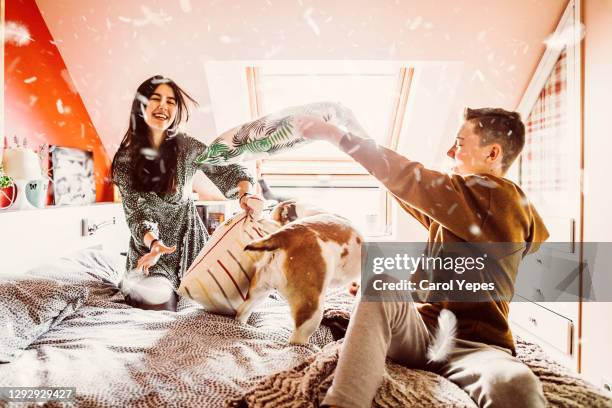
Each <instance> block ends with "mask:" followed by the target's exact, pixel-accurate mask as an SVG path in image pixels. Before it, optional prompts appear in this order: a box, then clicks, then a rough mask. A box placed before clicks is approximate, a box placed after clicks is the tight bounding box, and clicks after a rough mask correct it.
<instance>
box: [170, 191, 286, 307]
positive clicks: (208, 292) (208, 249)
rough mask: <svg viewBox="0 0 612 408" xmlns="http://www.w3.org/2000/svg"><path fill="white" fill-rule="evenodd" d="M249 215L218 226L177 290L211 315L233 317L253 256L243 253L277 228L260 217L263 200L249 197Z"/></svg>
mask: <svg viewBox="0 0 612 408" xmlns="http://www.w3.org/2000/svg"><path fill="white" fill-rule="evenodd" d="M247 203H248V205H249V207H250V208H252V209H253V212H252V214H251V215H247V214H246V213H245V212H240V213H238V214H236V215H234V216H233V217H232V218H230V219H228V220H227V221H225V222H224V223H223V224H221V225H220V226H219V227H218V228H217V229H216V230H215V232H214V233H213V234H212V236H211V237H210V240H209V241H208V242H207V243H206V245H205V246H204V248H203V249H202V250H201V251H200V253H199V254H198V256H197V257H196V259H195V260H194V261H193V263H192V264H191V266H190V267H189V269H188V270H187V272H186V274H185V276H184V277H183V279H182V281H181V285H180V287H179V288H178V293H179V295H181V296H188V297H190V298H191V299H193V300H195V301H197V302H198V303H200V304H201V305H202V306H204V308H205V309H206V310H207V311H209V312H213V313H219V314H224V315H232V316H233V315H235V314H236V310H237V309H238V307H239V306H240V305H241V304H242V303H243V302H244V301H245V300H246V295H247V292H248V289H249V284H250V281H251V278H252V277H253V274H254V272H255V269H254V261H255V259H254V258H253V257H252V256H253V255H252V254H250V253H248V252H246V251H244V247H245V246H246V245H247V244H248V243H249V242H251V241H253V240H255V239H259V238H261V237H264V236H266V235H268V234H270V233H272V232H274V231H276V230H277V229H278V228H279V227H280V226H279V225H278V224H277V223H276V222H274V221H272V220H269V219H265V218H262V208H263V201H262V200H261V199H259V198H257V197H249V198H248V199H247Z"/></svg>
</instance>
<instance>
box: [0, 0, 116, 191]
mask: <svg viewBox="0 0 612 408" xmlns="http://www.w3.org/2000/svg"><path fill="white" fill-rule="evenodd" d="M5 12H6V16H5V19H6V21H7V23H8V22H16V23H18V24H20V25H21V27H25V28H26V29H27V30H28V31H29V36H30V38H31V39H30V40H29V41H27V40H26V43H25V44H22V45H17V44H16V42H13V41H7V42H6V43H5V59H4V70H5V80H4V86H5V88H4V89H5V91H4V92H5V95H4V96H5V99H4V100H5V124H4V132H5V133H4V134H5V135H7V136H9V137H10V138H11V139H12V137H13V135H17V136H18V137H19V138H20V139H21V138H23V137H24V136H25V137H27V139H28V144H29V146H30V147H35V148H38V146H39V145H40V144H43V143H50V144H54V145H61V146H66V147H77V148H81V149H85V150H90V151H92V152H93V154H94V165H95V172H96V201H112V198H113V196H112V188H111V185H110V183H109V182H108V177H107V176H108V173H109V168H110V159H109V156H108V154H107V152H106V149H105V147H104V145H103V144H102V143H101V141H100V138H99V136H98V133H97V131H96V129H95V127H94V125H93V123H92V122H91V119H90V117H89V114H88V112H87V110H86V108H85V106H84V104H83V101H82V99H81V97H80V95H79V94H78V92H77V90H76V88H75V87H74V85H73V82H72V79H71V77H70V73H69V71H68V70H67V68H66V64H65V63H64V60H63V58H62V55H61V54H60V52H59V50H58V48H57V46H56V44H55V43H54V38H53V36H52V35H51V33H50V32H49V30H48V28H47V25H46V24H45V21H44V19H43V17H42V15H41V14H40V11H39V9H38V6H37V5H36V3H35V2H34V0H10V1H8V2H6V9H5Z"/></svg>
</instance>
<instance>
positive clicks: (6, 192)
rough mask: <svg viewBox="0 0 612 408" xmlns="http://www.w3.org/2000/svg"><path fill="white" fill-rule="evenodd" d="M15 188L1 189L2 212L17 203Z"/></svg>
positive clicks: (0, 205)
mask: <svg viewBox="0 0 612 408" xmlns="http://www.w3.org/2000/svg"><path fill="white" fill-rule="evenodd" d="M15 193H16V191H15V186H9V187H4V188H0V210H4V209H5V208H9V207H10V206H11V204H13V202H14V201H15Z"/></svg>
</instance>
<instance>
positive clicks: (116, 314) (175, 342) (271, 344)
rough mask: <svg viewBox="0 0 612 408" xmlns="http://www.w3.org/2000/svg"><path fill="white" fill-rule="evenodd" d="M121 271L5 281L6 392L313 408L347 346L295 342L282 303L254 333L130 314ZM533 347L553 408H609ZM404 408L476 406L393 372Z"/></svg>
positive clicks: (0, 342) (84, 260)
mask: <svg viewBox="0 0 612 408" xmlns="http://www.w3.org/2000/svg"><path fill="white" fill-rule="evenodd" d="M124 265H125V258H124V257H122V256H120V255H115V254H113V253H109V252H105V251H102V250H96V249H88V250H81V251H78V252H77V253H75V254H72V255H70V256H66V257H62V258H58V259H56V260H53V261H50V262H47V263H46V264H45V265H43V266H40V267H37V268H34V269H32V270H30V271H28V272H27V273H26V274H21V275H20V276H19V277H18V278H10V277H7V276H3V277H2V281H0V309H2V308H4V310H0V312H1V313H0V323H2V325H3V326H4V327H2V331H3V334H0V346H1V347H2V348H3V349H0V361H6V362H4V363H1V364H0V387H8V386H15V387H17V386H18V387H25V386H47V387H51V386H55V387H76V399H75V400H74V402H73V403H72V404H68V406H81V407H128V406H139V407H158V406H173V407H222V406H228V405H229V406H269V407H277V406H304V407H307V406H308V407H310V406H317V404H318V401H319V399H320V397H321V395H322V394H323V393H324V392H325V389H326V387H327V386H328V385H329V383H330V382H331V379H332V378H333V368H334V367H335V362H336V360H337V352H338V349H339V347H340V341H334V337H333V336H332V330H331V329H330V328H329V327H327V326H325V325H322V326H321V327H320V328H319V329H318V330H317V331H316V332H315V334H314V335H313V336H312V338H311V340H310V343H309V344H308V345H304V346H296V345H288V344H287V341H288V339H289V336H290V334H291V327H292V322H291V320H290V318H289V313H288V307H287V304H286V303H285V302H284V301H283V300H282V299H280V298H278V297H275V296H272V297H270V298H269V299H268V300H267V301H266V302H265V304H264V305H263V306H262V307H260V308H259V309H258V311H257V312H256V313H254V314H253V316H252V317H251V319H250V320H249V322H248V324H247V325H243V324H240V323H238V322H236V321H235V320H234V319H232V318H229V317H225V316H218V315H213V314H209V313H206V312H204V311H203V310H202V309H201V308H200V307H199V306H198V305H197V304H195V303H193V302H191V301H189V300H188V299H181V301H180V303H179V308H178V311H177V312H176V313H174V312H159V311H143V310H140V309H134V308H132V307H130V306H128V305H126V304H125V302H124V299H123V296H122V295H121V293H120V292H119V291H118V290H117V283H118V282H119V280H120V278H121V275H122V271H123V269H124ZM351 300H352V299H351V298H350V297H349V296H348V295H344V294H340V292H332V293H330V294H329V295H328V297H327V302H326V318H327V321H329V322H334V321H335V322H338V321H341V320H342V319H346V318H347V317H348V313H349V311H350V308H351ZM19 325H23V327H21V328H20V327H18V326H19ZM534 347H536V346H535V345H532V344H529V343H525V342H519V353H522V354H521V356H522V358H524V359H525V360H526V361H527V362H528V363H529V364H530V366H532V368H534V371H535V372H536V374H537V375H539V376H540V378H541V379H542V380H543V382H544V383H545V389H547V388H546V387H547V386H548V393H547V397H550V398H549V401H550V402H551V406H576V407H577V406H612V404H611V402H610V400H609V399H607V398H606V397H605V396H604V394H603V393H602V392H601V391H600V390H599V389H597V388H595V387H593V386H591V385H589V384H587V383H586V382H584V381H582V380H580V379H579V378H578V377H576V376H573V375H571V374H569V373H567V372H566V371H564V370H563V369H562V368H560V367H559V366H555V365H554V364H553V363H552V362H550V361H548V360H547V359H546V357H545V356H543V355H540V354H537V349H535V348H534ZM547 384H548V385H547ZM551 384H552V385H551ZM551 387H552V388H551ZM558 391H559V392H561V391H562V392H561V394H559V395H561V397H559V398H556V396H555V395H556V394H555V393H556V392H558ZM568 393H569V394H568ZM567 395H569V396H570V397H571V398H570V399H568V398H567ZM13 404H14V406H19V407H21V406H28V404H23V403H11V405H13ZM398 404H400V405H404V406H457V407H459V406H461V407H472V406H474V404H473V403H472V402H471V401H470V400H469V398H467V396H466V394H465V393H463V391H461V390H460V389H458V388H457V387H456V386H454V385H453V384H452V383H450V382H448V381H447V380H445V379H444V378H442V377H439V376H437V375H435V374H432V373H426V372H422V371H418V370H410V369H406V368H403V367H399V366H396V365H394V364H392V363H389V364H388V375H387V378H386V380H385V383H384V384H383V386H382V387H381V390H380V391H379V395H378V396H377V399H376V401H375V405H376V406H398ZM593 404H595V405H593ZM31 405H32V406H40V405H36V404H34V403H33V404H31ZM0 406H9V404H8V403H7V402H0ZM46 406H62V405H61V404H59V403H56V402H52V403H47V404H46Z"/></svg>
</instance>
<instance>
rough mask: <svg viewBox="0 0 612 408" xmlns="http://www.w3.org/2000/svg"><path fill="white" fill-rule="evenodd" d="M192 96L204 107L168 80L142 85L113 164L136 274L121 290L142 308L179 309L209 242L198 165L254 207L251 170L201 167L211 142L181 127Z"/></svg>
mask: <svg viewBox="0 0 612 408" xmlns="http://www.w3.org/2000/svg"><path fill="white" fill-rule="evenodd" d="M187 100H189V101H191V102H192V103H194V104H197V103H196V102H195V100H194V99H192V98H191V97H190V96H189V95H188V94H187V93H185V91H183V90H182V89H181V88H180V87H179V86H178V85H177V84H176V83H175V82H174V81H172V80H171V79H169V78H166V77H163V76H160V75H156V76H154V77H152V78H149V79H147V80H146V81H145V82H143V83H142V84H141V85H140V86H139V87H138V90H137V91H136V95H135V97H134V101H133V102H132V111H131V116H130V125H129V128H128V131H127V132H126V134H125V136H124V137H123V140H122V141H121V145H120V146H119V150H118V151H117V153H116V154H115V157H114V159H113V163H112V170H111V174H112V179H113V182H114V183H115V184H116V185H117V186H118V188H119V191H120V193H121V197H122V200H123V209H124V211H125V218H126V221H127V224H128V226H129V228H130V232H131V238H130V243H129V251H128V256H127V263H126V265H127V270H128V271H130V272H131V273H130V274H128V279H124V281H123V282H122V284H121V289H122V291H123V292H124V294H126V301H127V302H128V303H129V304H131V305H132V306H135V307H140V308H143V309H154V310H172V311H176V303H177V295H176V293H175V292H174V290H175V289H176V288H178V286H179V283H180V280H181V277H182V276H183V274H184V273H185V271H186V270H187V268H188V267H189V265H190V264H191V263H192V262H193V260H194V259H195V257H196V256H197V254H198V253H199V252H200V250H201V249H202V247H203V246H204V243H205V242H206V240H207V239H208V234H207V232H206V229H205V228H204V226H203V223H202V221H201V220H200V218H199V216H198V213H197V211H196V207H195V204H194V202H193V200H192V198H191V191H192V188H191V187H192V179H193V176H194V174H195V172H196V171H197V170H198V169H201V170H203V172H204V174H206V176H208V177H209V178H210V179H211V181H212V182H213V183H214V184H215V185H216V186H217V187H218V188H219V190H221V192H222V193H223V194H224V195H225V196H226V197H228V198H238V199H239V200H240V206H241V207H242V208H243V209H245V210H249V208H248V207H247V205H246V204H245V203H246V197H247V195H249V191H250V188H251V183H252V178H251V177H250V175H249V174H248V173H247V172H246V169H245V168H244V167H242V166H240V165H237V164H233V165H229V166H223V167H222V166H210V165H201V166H199V165H197V164H195V159H196V157H197V156H198V155H200V154H201V153H203V152H204V150H205V149H206V145H204V144H203V143H201V142H200V141H198V140H196V139H194V138H192V137H190V136H188V135H186V134H184V133H181V132H179V130H178V126H179V124H180V123H181V122H182V121H183V120H185V121H187V120H188V119H189V112H188V109H187V106H186V102H187ZM137 272H142V273H144V276H142V275H140V276H139V277H138V278H137V279H136V280H137V281H138V282H137V283H136V284H135V283H134V279H131V278H130V277H132V278H133V277H134V275H133V273H137Z"/></svg>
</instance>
